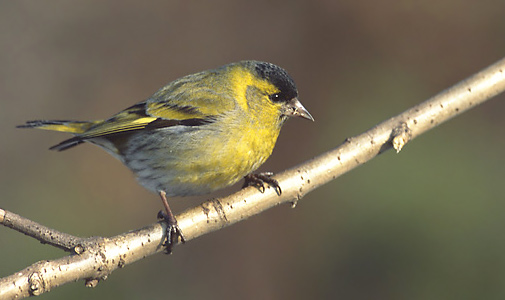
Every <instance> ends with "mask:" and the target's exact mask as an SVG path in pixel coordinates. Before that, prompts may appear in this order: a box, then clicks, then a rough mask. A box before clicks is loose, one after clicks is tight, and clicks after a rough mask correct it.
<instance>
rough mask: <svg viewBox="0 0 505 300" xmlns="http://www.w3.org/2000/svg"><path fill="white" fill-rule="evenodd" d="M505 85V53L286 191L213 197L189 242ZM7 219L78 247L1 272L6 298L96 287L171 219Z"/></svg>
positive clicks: (139, 254)
mask: <svg viewBox="0 0 505 300" xmlns="http://www.w3.org/2000/svg"><path fill="white" fill-rule="evenodd" d="M504 90H505V59H502V60H500V61H498V62H496V63H495V64H493V65H491V66H490V67H488V68H486V69H484V70H482V71H480V72H479V73H477V74H475V75H473V76H471V77H469V78H468V79H466V80H464V81H462V82H460V83H458V84H456V85H454V86H453V87H451V88H449V89H447V90H445V91H442V92H441V93H439V94H438V95H436V96H434V97H432V98H431V99H428V100H427V101H425V102H423V103H421V104H419V105H417V106H415V107H412V108H411V109H409V110H407V111H405V112H403V113H402V114H400V115H398V116H396V117H393V118H391V119H389V120H387V121H384V122H383V123H381V124H378V125H377V126H375V127H373V128H371V129H370V130H368V131H366V132H365V133H363V134H361V135H359V136H356V137H353V138H348V139H346V141H345V142H344V143H343V144H342V145H340V146H339V147H337V148H335V149H333V150H331V151H329V152H326V153H324V154H322V155H320V156H318V157H315V158H313V159H312V160H310V161H308V162H306V163H303V164H301V165H299V166H296V167H294V168H292V169H289V170H287V171H285V172H283V173H280V174H278V175H277V176H275V179H277V180H278V181H279V184H280V185H281V186H282V191H283V193H282V195H281V196H278V195H277V193H276V191H275V189H273V188H267V189H266V190H265V192H264V193H260V192H259V191H258V190H257V189H255V188H253V187H250V188H246V189H243V190H240V191H239V192H237V193H235V194H233V195H231V196H228V197H225V198H220V199H211V200H208V201H206V202H204V203H202V204H201V205H199V206H197V207H194V208H191V209H188V210H186V211H185V212H183V213H181V214H180V215H178V216H177V219H178V222H179V226H180V227H181V229H182V231H183V232H184V235H185V237H186V241H190V240H191V239H194V238H196V237H199V236H201V235H203V234H207V233H210V232H212V231H215V230H218V229H221V228H223V227H226V226H228V225H231V224H234V223H236V222H238V221H241V220H244V219H246V218H248V217H250V216H253V215H255V214H258V213H260V212H262V211H264V210H266V209H269V208H271V207H273V206H276V205H278V204H281V203H286V202H287V203H292V204H293V205H294V204H296V202H297V201H298V200H300V199H301V198H302V197H303V196H304V195H305V194H307V193H308V192H310V191H312V190H313V189H315V188H317V187H319V186H321V185H323V184H325V183H327V182H329V181H331V180H333V179H335V178H337V177H338V176H340V175H342V174H344V173H346V172H348V171H350V170H352V169H353V168H355V167H357V166H359V165H361V164H363V163H365V162H367V161H369V160H370V159H372V158H374V157H375V156H377V155H378V154H380V153H382V152H384V151H385V150H388V149H390V148H392V147H394V148H395V149H396V150H397V151H400V150H401V148H402V147H403V146H404V145H405V144H406V143H408V142H409V141H411V140H412V139H414V138H415V137H417V136H419V135H420V134H422V133H424V132H426V131H427V130H429V129H432V128H434V127H436V126H437V125H439V124H441V123H443V122H445V121H447V120H449V119H450V118H452V117H454V116H456V115H459V114H461V113H462V112H464V111H466V110H468V109H470V108H473V107H475V106H477V105H478V104H480V103H482V102H484V101H486V100H488V99H490V98H491V97H493V96H495V95H497V94H499V93H501V92H503V91H504ZM0 223H2V224H3V225H5V226H8V227H11V228H14V229H16V230H18V231H20V232H23V233H25V234H27V235H29V236H32V237H35V238H37V239H38V240H40V241H42V242H43V243H48V244H51V245H53V246H56V247H58V248H61V249H64V250H67V251H72V252H73V254H71V255H69V256H67V257H63V258H60V259H56V260H52V261H41V262H38V263H35V264H33V265H31V266H30V267H28V268H26V269H24V270H21V271H20V272H17V273H15V274H13V275H11V276H8V277H5V278H3V279H0V298H1V299H4V298H18V299H19V298H23V297H27V296H30V295H39V294H41V293H43V292H47V291H49V290H50V289H51V288H54V287H57V286H59V285H62V284H64V283H67V282H72V281H76V280H79V279H85V280H86V285H87V286H95V285H96V284H97V283H98V281H99V280H102V279H105V278H106V277H107V276H108V275H109V274H110V273H112V272H113V271H114V270H115V269H117V268H122V267H124V266H126V265H127V264H130V263H132V262H134V261H137V260H140V259H142V258H144V257H146V256H149V255H152V254H154V253H157V252H160V251H163V248H162V246H161V245H162V243H163V240H164V232H165V225H164V224H162V223H155V224H152V225H150V226H147V227H145V228H142V229H139V230H135V231H132V232H128V233H125V234H121V235H118V236H115V237H112V238H91V239H83V238H78V237H74V236H71V235H67V234H64V233H60V232H58V231H55V230H52V229H49V228H47V227H45V226H42V225H40V224H37V223H35V222H33V221H29V220H26V219H23V218H22V217H19V216H17V215H15V214H12V213H10V212H7V211H4V210H0Z"/></svg>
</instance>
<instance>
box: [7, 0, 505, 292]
mask: <svg viewBox="0 0 505 300" xmlns="http://www.w3.org/2000/svg"><path fill="white" fill-rule="evenodd" d="M504 11H505V2H503V1H491V0H484V1H472V0H461V1H456V0H448V1H443V2H441V1H434V0H428V1H388V0H387V1H352V0H343V1H328V0H326V1H323V0H321V1H290V2H288V1H285V2H280V1H264V0H257V1H243V0H240V1H231V0H218V1H212V2H211V1H208V2H203V1H201V2H197V1H149V2H141V1H97V0H92V1H80V2H74V1H56V0H47V1H25V0H22V1H2V2H1V3H0V25H1V26H0V28H1V29H0V65H1V68H0V125H1V126H0V128H1V129H0V140H1V145H2V146H1V147H0V207H2V208H5V209H7V210H10V211H13V212H15V213H18V214H21V215H23V216H25V217H28V218H30V219H32V220H35V221H37V222H40V223H42V224H44V225H47V226H50V227H52V228H55V229H57V230H60V231H64V232H68V233H71V234H75V235H80V236H93V235H98V236H112V235H116V234H119V233H122V232H125V231H128V230H131V229H136V228H140V227H142V226H145V225H147V224H150V223H152V222H154V221H155V220H156V218H155V217H156V213H157V211H158V210H159V209H160V208H161V206H160V202H159V199H158V197H157V196H156V195H154V194H151V193H149V192H147V191H146V190H144V189H143V188H142V187H141V186H139V185H137V184H136V183H135V180H134V178H133V176H132V174H130V172H129V171H128V170H127V169H126V168H125V167H124V166H122V165H121V163H120V162H118V161H116V160H115V159H113V158H112V157H110V156H109V155H108V154H106V153H105V152H104V151H102V150H100V149H98V148H97V147H94V146H92V145H82V146H79V147H76V148H75V149H71V150H69V151H65V152H61V153H57V152H53V151H48V150H47V149H48V148H49V147H50V146H52V145H54V144H57V143H58V142H60V141H61V140H63V139H65V138H68V137H69V136H68V135H65V134H58V133H52V132H43V131H35V130H21V129H16V128H15V126H16V125H18V124H22V123H24V122H25V121H26V120H33V119H76V120H81V119H82V120H88V119H94V118H104V117H108V116H109V115H111V114H113V113H115V112H117V111H119V110H121V109H124V108H126V107H128V106H130V105H132V104H134V103H136V102H137V101H140V100H143V99H145V98H146V97H148V96H150V95H151V94H152V93H153V92H155V91H156V90H157V89H158V88H160V87H161V86H163V85H164V84H166V83H168V82H170V81H171V80H173V79H176V78H178V77H180V76H183V75H186V74H190V73H193V72H196V71H200V70H204V69H209V68H214V67H216V66H219V65H223V64H225V63H229V62H233V61H238V60H242V59H257V60H265V61H270V62H272V63H275V64H278V65H280V66H282V67H284V68H285V69H287V70H288V71H289V72H290V74H291V75H292V77H293V78H294V79H295V81H296V83H297V85H298V88H299V92H300V99H301V101H302V102H303V104H304V105H305V107H306V108H307V109H308V110H309V111H310V112H311V114H312V115H313V116H314V118H315V120H316V122H314V123H311V122H305V121H303V120H290V121H289V122H288V124H286V126H285V127H284V128H283V131H282V133H281V136H280V138H279V141H278V144H277V147H276V149H275V150H274V154H273V155H272V157H271V158H270V159H269V160H268V161H267V163H266V164H265V165H264V166H263V167H262V169H261V170H265V171H266V170H269V171H274V172H278V171H281V170H283V169H285V168H288V167H290V166H293V165H295V164H298V163H300V162H302V161H304V160H307V159H309V158H311V157H313V156H316V155H318V154H321V153H323V152H325V151H327V150H329V149H331V148H334V147H336V146H338V145H339V144H340V143H341V142H343V141H344V139H345V138H346V137H350V136H354V135H356V134H359V133H361V132H363V131H364V130H367V129H368V128H370V127H372V126H374V125H375V124H377V123H378V122H381V121H383V120H385V119H387V118H389V117H391V116H394V115H396V114H398V113H400V112H402V111H404V110H406V109H408V108H409V107H411V106H413V105H415V104H417V103H419V102H421V101H424V100H425V99H427V98H429V97H431V96H433V95H435V94H436V93H438V92H439V91H441V90H443V89H445V88H447V87H449V86H451V85H452V84H454V83H456V82H458V81H460V80H462V79H464V78H466V77H467V76H469V75H471V74H473V73H474V72H476V71H478V70H480V69H482V68H484V67H486V66H488V65H490V64H491V63H493V62H495V61H496V60H498V59H500V58H502V57H503V56H504V55H505V18H503V12H504ZM504 100H505V96H504V95H500V96H498V97H496V98H495V99H493V100H491V101H489V102H487V103H485V104H483V105H482V106H480V107H478V108H476V109H473V110H471V111H469V112H467V113H464V114H463V115H461V116H459V117H457V118H455V119H453V120H451V121H450V122H448V123H446V124H443V125H441V126H440V127H438V128H436V129H435V130H433V131H431V132H429V133H427V134H425V135H423V136H421V137H419V138H418V139H416V140H414V141H413V142H412V143H409V144H407V146H406V147H405V148H404V149H403V150H402V152H400V153H399V154H396V153H394V152H393V151H389V152H386V153H384V154H383V155H381V156H379V157H378V158H376V159H374V160H373V161H371V162H369V163H367V164H365V165H364V166H362V167H360V168H358V169H356V170H354V171H352V172H350V173H348V174H346V175H344V176H342V177H341V178H338V179H337V180H335V181H333V182H331V183H329V184H327V185H325V186H323V187H321V188H320V189H318V190H316V191H314V192H312V193H310V194H308V195H307V196H306V197H305V198H304V199H303V200H302V201H300V202H299V203H298V206H297V207H296V208H295V209H290V208H289V207H288V206H281V207H277V208H274V209H271V210H269V211H267V212H265V213H263V214H261V215H259V216H256V217H253V218H251V219H250V220H247V221H245V222H242V223H240V224H237V225H235V226H232V227H229V228H226V229H224V230H221V231H219V232H216V233H213V234H210V235H207V236H204V237H201V238H199V239H197V240H194V241H191V242H189V243H187V244H186V245H184V246H182V247H177V248H176V249H175V252H174V254H173V255H171V256H166V255H155V256H152V257H149V258H147V259H145V260H143V261H141V262H137V263H135V264H133V265H130V266H127V267H126V268H124V269H121V270H118V271H116V272H114V273H113V274H112V275H111V276H109V278H108V279H107V280H106V281H105V282H101V283H100V284H99V285H98V287H97V288H95V289H87V288H85V287H84V284H83V282H78V283H73V284H67V285H65V286H63V287H60V288H57V289H55V290H54V291H52V292H50V293H48V294H44V295H42V296H40V297H39V298H38V299H74V300H77V299H111V298H114V299H165V298H175V299H198V298H205V299H330V298H340V299H504V298H505V284H504V278H505V238H504V234H503V231H504V228H505V190H504V187H503V180H504V178H505V160H504V153H505V118H504V113H505V101H504ZM238 188H239V186H238V185H237V186H234V187H232V188H229V189H227V190H225V191H221V192H220V193H217V194H213V195H210V196H207V197H199V198H198V197H193V198H188V199H182V198H177V199H172V201H171V205H172V207H173V209H174V210H175V211H182V210H184V209H185V208H187V207H190V206H194V205H197V204H199V203H200V202H201V201H203V200H204V199H206V198H208V197H211V196H220V195H226V194H229V193H231V192H233V191H235V190H237V189H238ZM63 255H66V254H65V253H64V252H62V251H60V250H57V249H54V248H52V247H50V246H47V245H42V244H40V243H38V242H36V241H35V240H33V239H31V238H28V237H26V236H24V235H22V234H19V233H17V232H14V231H12V230H10V229H7V228H5V227H0V277H4V276H7V275H10V274H12V273H15V272H16V271H18V270H21V269H23V268H25V267H27V266H29V265H30V264H32V263H34V262H36V261H38V260H42V259H51V258H57V257H61V256H63Z"/></svg>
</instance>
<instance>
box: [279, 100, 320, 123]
mask: <svg viewBox="0 0 505 300" xmlns="http://www.w3.org/2000/svg"><path fill="white" fill-rule="evenodd" d="M284 115H286V116H288V117H302V118H304V119H307V120H311V121H314V118H313V117H312V116H311V115H310V113H309V111H308V110H307V109H306V108H305V107H303V105H302V104H301V103H300V101H299V100H298V98H296V97H295V98H293V99H291V100H289V102H288V105H287V109H286V111H285V112H284Z"/></svg>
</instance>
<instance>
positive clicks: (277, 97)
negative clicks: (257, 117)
mask: <svg viewBox="0 0 505 300" xmlns="http://www.w3.org/2000/svg"><path fill="white" fill-rule="evenodd" d="M279 96H280V95H279V94H272V95H270V96H269V97H270V100H271V101H273V102H277V101H279Z"/></svg>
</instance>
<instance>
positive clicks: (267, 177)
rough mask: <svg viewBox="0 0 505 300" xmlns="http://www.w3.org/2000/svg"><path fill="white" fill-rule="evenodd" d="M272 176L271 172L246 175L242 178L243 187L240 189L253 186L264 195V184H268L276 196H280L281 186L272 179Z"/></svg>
mask: <svg viewBox="0 0 505 300" xmlns="http://www.w3.org/2000/svg"><path fill="white" fill-rule="evenodd" d="M272 176H274V173H272V172H263V173H258V174H253V173H251V174H247V175H246V176H245V177H244V180H245V181H244V185H243V186H242V188H245V187H248V186H255V187H257V188H258V189H259V190H260V192H262V193H264V192H265V183H268V184H269V185H270V186H272V187H273V188H274V189H275V191H276V192H277V194H278V195H279V196H280V195H281V194H282V190H281V186H280V185H279V182H278V181H277V180H275V179H273V178H272Z"/></svg>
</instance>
